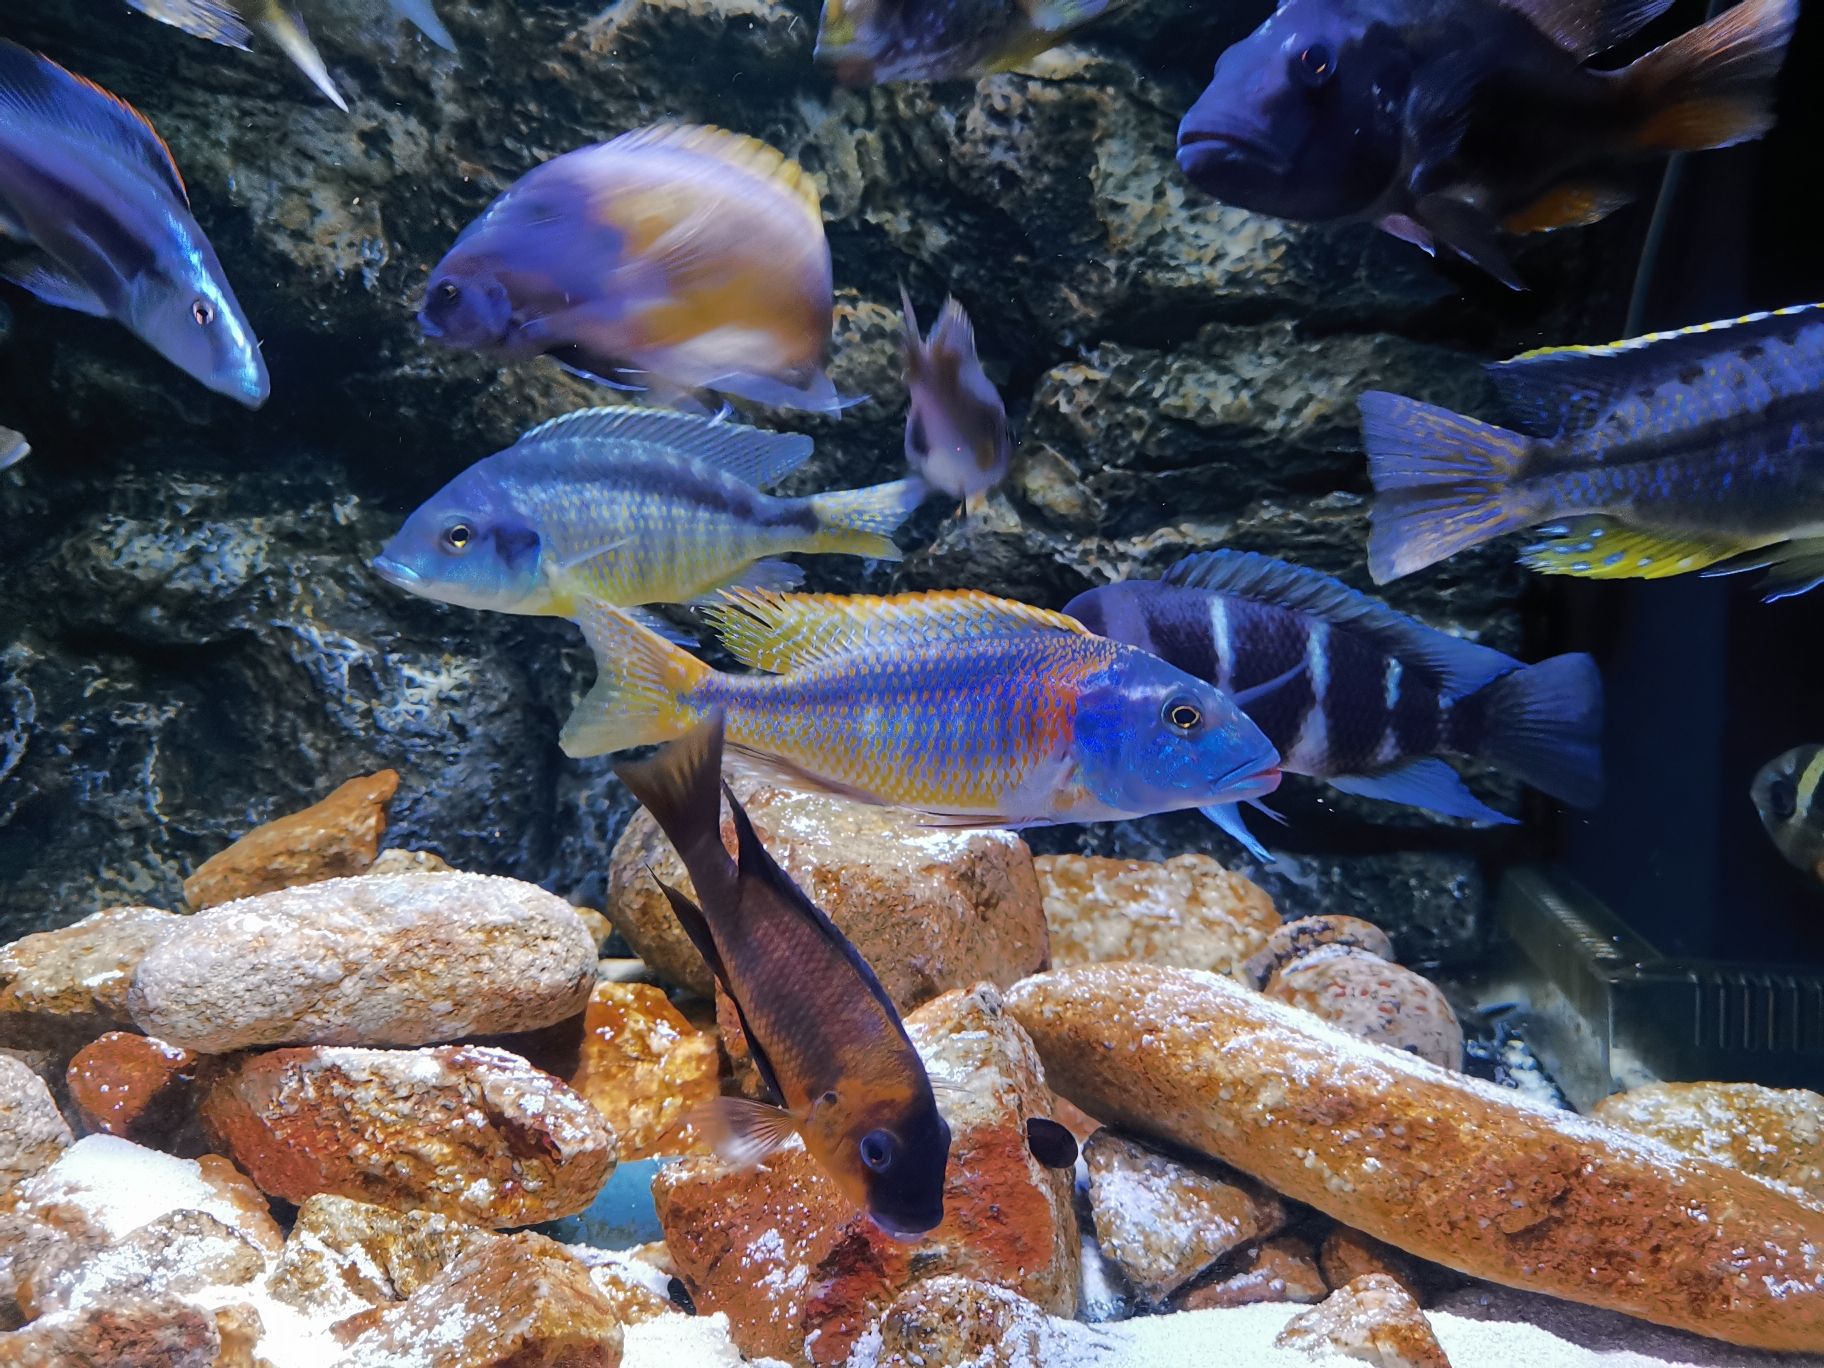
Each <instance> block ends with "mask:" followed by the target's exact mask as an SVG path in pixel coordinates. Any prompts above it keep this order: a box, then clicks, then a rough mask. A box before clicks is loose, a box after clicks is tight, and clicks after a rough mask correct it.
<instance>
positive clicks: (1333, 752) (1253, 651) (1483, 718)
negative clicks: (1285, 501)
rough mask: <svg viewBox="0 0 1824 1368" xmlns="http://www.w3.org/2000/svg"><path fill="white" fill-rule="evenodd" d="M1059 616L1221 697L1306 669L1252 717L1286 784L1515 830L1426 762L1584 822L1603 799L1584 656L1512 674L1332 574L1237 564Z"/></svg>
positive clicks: (1180, 576) (1100, 593) (1591, 678)
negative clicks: (1499, 784)
mask: <svg viewBox="0 0 1824 1368" xmlns="http://www.w3.org/2000/svg"><path fill="white" fill-rule="evenodd" d="M1064 611H1065V612H1066V613H1068V614H1069V615H1070V616H1071V617H1074V618H1076V619H1077V621H1079V622H1081V623H1082V624H1083V625H1084V626H1085V627H1088V628H1089V629H1090V630H1091V631H1093V632H1100V633H1102V634H1103V635H1104V636H1110V637H1113V638H1115V639H1116V640H1117V641H1125V642H1127V643H1128V644H1130V645H1133V646H1137V647H1139V648H1140V649H1141V650H1143V651H1151V652H1152V653H1153V654H1154V655H1157V656H1159V657H1160V658H1161V659H1164V660H1169V661H1170V662H1171V663H1172V664H1174V665H1176V666H1178V667H1179V668H1180V669H1183V670H1186V671H1188V672H1189V673H1191V674H1194V675H1196V676H1197V677H1198V678H1199V679H1204V680H1208V681H1209V682H1210V683H1212V684H1214V685H1216V687H1218V688H1220V689H1223V690H1226V691H1228V692H1230V693H1234V692H1237V691H1243V692H1245V691H1246V690H1248V689H1251V688H1253V687H1254V686H1255V685H1258V684H1260V683H1263V682H1265V681H1267V680H1271V679H1275V678H1278V677H1280V676H1283V675H1284V674H1285V673H1286V671H1287V670H1289V669H1291V668H1292V667H1293V666H1295V665H1298V664H1301V663H1302V664H1304V665H1305V666H1306V669H1305V670H1304V672H1303V674H1302V675H1301V676H1299V677H1297V678H1295V679H1292V680H1289V681H1288V682H1287V683H1286V684H1285V685H1283V686H1282V687H1280V688H1278V689H1274V690H1272V691H1271V692H1270V693H1267V694H1265V695H1263V696H1262V697H1260V698H1259V699H1258V701H1255V702H1251V703H1249V704H1247V705H1246V706H1247V711H1248V715H1249V716H1250V717H1251V718H1253V720H1254V722H1255V724H1256V725H1257V726H1259V727H1260V729H1261V730H1262V731H1263V732H1265V733H1266V735H1267V738H1268V739H1269V740H1271V741H1272V742H1273V744H1274V745H1275V746H1276V747H1278V749H1279V753H1280V764H1281V766H1282V767H1283V768H1284V769H1285V770H1286V771H1287V772H1288V773H1292V774H1307V775H1310V776H1312V777H1313V778H1317V779H1322V780H1324V781H1325V782H1326V783H1329V784H1330V785H1332V786H1333V787H1335V788H1339V789H1341V790H1342V791H1343V792H1345V793H1356V794H1361V795H1363V796H1365V797H1369V798H1381V799H1385V800H1387V801H1389V802H1395V803H1405V804H1407V805H1409V806H1412V807H1420V808H1425V809H1427V810H1429V811H1432V812H1439V813H1443V814H1444V815H1446V816H1449V817H1466V818H1469V819H1471V820H1473V821H1478V822H1511V821H1512V820H1513V818H1511V817H1507V816H1504V815H1503V814H1501V813H1499V812H1496V811H1495V810H1494V809H1493V808H1491V807H1488V806H1487V805H1486V804H1484V803H1483V802H1482V801H1481V800H1480V799H1478V798H1477V797H1476V796H1475V795H1474V794H1472V793H1471V792H1470V791H1469V790H1468V789H1467V788H1465V787H1464V785H1463V781H1462V779H1460V778H1459V777H1458V776H1457V773H1456V771H1455V770H1453V769H1451V767H1450V766H1449V765H1447V764H1445V763H1444V761H1442V760H1441V759H1438V758H1437V757H1438V756H1440V755H1465V756H1473V757H1475V758H1477V759H1480V760H1483V761H1486V762H1487V763H1489V764H1492V765H1494V766H1496V767H1497V768H1500V769H1504V770H1507V771H1509V772H1511V773H1513V774H1515V775H1517V776H1518V777H1519V778H1521V779H1523V780H1525V781H1526V782H1527V783H1529V784H1531V785H1532V786H1533V787H1534V788H1538V789H1542V790H1544V791H1545V792H1547V793H1549V794H1551V795H1552V796H1553V797H1555V798H1559V799H1561V800H1563V801H1564V802H1567V803H1571V804H1574V805H1576V806H1579V807H1588V806H1590V805H1591V804H1593V803H1595V802H1596V801H1597V799H1598V797H1599V796H1600V794H1601V789H1602V769H1601V754H1600V743H1601V734H1602V678H1601V676H1600V675H1599V674H1598V673H1597V670H1596V663H1595V661H1593V660H1591V659H1590V657H1589V656H1587V655H1565V656H1557V657H1555V658H1553V659H1551V660H1547V661H1543V662H1541V663H1540V664H1537V665H1530V666H1528V665H1522V664H1521V663H1520V662H1519V661H1517V660H1515V659H1513V658H1512V657H1511V656H1506V655H1503V654H1502V653H1501V652H1500V651H1496V650H1493V649H1491V648H1490V647H1487V646H1479V645H1477V644H1476V643H1475V642H1473V641H1465V640H1463V639H1462V638H1460V637H1454V636H1451V635H1450V634H1449V633H1447V632H1440V631H1438V630H1436V629H1435V628H1432V627H1427V626H1426V625H1425V624H1424V623H1422V622H1419V621H1417V620H1416V619H1414V618H1410V617H1407V616H1406V615H1405V614H1403V613H1396V612H1395V611H1394V610H1393V609H1391V608H1389V607H1388V606H1387V605H1386V604H1384V603H1381V602H1379V601H1378V600H1376V599H1371V598H1369V597H1368V596H1367V595H1366V594H1360V593H1357V592H1356V591H1355V590H1353V589H1351V588H1350V587H1349V586H1348V585H1346V584H1344V583H1342V582H1341V581H1340V580H1334V579H1331V578H1330V577H1329V576H1328V575H1322V574H1319V573H1318V572H1317V571H1315V570H1307V569H1305V568H1304V567H1302V566H1297V565H1290V564H1287V563H1286V562H1285V561H1278V560H1273V559H1272V558H1270V557H1268V556H1262V555H1257V554H1255V553H1253V552H1242V551H1212V552H1207V553H1205V554H1202V555H1197V556H1191V557H1189V558H1188V559H1185V560H1182V561H1180V562H1178V564H1176V565H1174V566H1173V567H1172V568H1171V569H1170V570H1168V571H1166V573H1165V577H1164V578H1163V579H1161V580H1158V581H1150V580H1132V581H1128V582H1126V583H1123V584H1111V585H1108V586H1105V587H1104V588H1100V589H1092V590H1090V591H1089V592H1088V593H1085V594H1080V595H1078V597H1077V598H1075V599H1073V600H1072V601H1071V602H1070V603H1069V604H1068V605H1067V606H1066V607H1065V609H1064Z"/></svg>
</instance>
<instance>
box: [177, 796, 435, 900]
mask: <svg viewBox="0 0 1824 1368" xmlns="http://www.w3.org/2000/svg"><path fill="white" fill-rule="evenodd" d="M398 788H399V775H398V774H397V773H396V772H395V771H393V770H390V769H389V770H381V771H380V772H379V773H378V774H367V775H363V776H361V777H360V778H357V779H350V780H349V781H348V782H347V783H346V784H343V785H342V786H341V787H340V788H338V789H337V790H336V791H335V792H334V793H332V794H330V795H329V797H327V798H325V799H324V800H323V801H322V802H320V803H316V804H313V805H312V806H310V807H307V808H305V809H304V810H303V811H302V812H294V813H292V814H290V815H289V816H286V817H280V818H278V819H276V820H274V821H271V822H267V823H266V824H265V825H264V826H259V827H255V828H254V829H253V830H252V831H250V832H248V833H247V834H246V835H245V836H243V837H241V839H240V840H238V841H236V842H235V843H234V844H233V845H231V846H229V847H228V848H227V849H226V850H223V851H219V852H218V853H216V854H215V855H212V856H210V857H209V858H208V859H207V860H205V861H203V863H202V864H201V865H200V866H198V868H197V870H196V872H195V873H194V874H192V875H191V876H190V877H189V878H187V879H185V880H184V901H185V902H187V903H189V904H190V906H191V907H193V908H196V909H198V910H201V909H202V908H205V907H214V906H216V905H217V904H218V903H225V902H232V901H234V900H235V899H236V898H247V897H252V896H253V895H254V894H256V893H271V892H273V891H274V890H275V889H280V888H293V887H296V886H297V885H299V884H308V883H317V882H319V881H320V880H323V879H338V878H342V877H344V876H346V875H349V874H362V873H365V872H366V871H367V869H368V867H369V866H370V865H372V864H373V862H374V856H375V855H376V854H378V853H379V850H380V837H381V836H382V835H383V834H384V833H385V831H386V805H387V804H388V803H389V802H391V801H392V798H393V794H394V793H395V792H397V791H398Z"/></svg>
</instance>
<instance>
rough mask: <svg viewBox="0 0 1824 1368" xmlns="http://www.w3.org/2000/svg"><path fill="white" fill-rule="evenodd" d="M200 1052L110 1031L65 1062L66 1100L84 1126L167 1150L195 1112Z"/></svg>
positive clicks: (202, 1059) (122, 1032) (143, 1037)
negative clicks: (67, 1099)
mask: <svg viewBox="0 0 1824 1368" xmlns="http://www.w3.org/2000/svg"><path fill="white" fill-rule="evenodd" d="M203 1063H204V1056H202V1055H199V1054H197V1053H195V1052H194V1051H191V1050H184V1049H180V1048H178V1047H177V1046H175V1045H167V1044H165V1042H164V1041H162V1040H154V1039H153V1038H152V1037H151V1036H142V1035H134V1034H132V1033H131V1032H128V1031H109V1032H108V1033H107V1034H106V1035H104V1036H101V1037H99V1038H98V1039H96V1040H92V1041H90V1042H89V1044H87V1045H85V1046H84V1047H83V1048H82V1049H81V1050H79V1051H77V1054H76V1057H75V1058H74V1059H72V1060H71V1061H70V1067H69V1071H68V1073H67V1074H66V1075H65V1078H66V1081H67V1084H68V1086H69V1091H70V1101H71V1102H73V1103H75V1105H76V1114H77V1115H78V1116H79V1117H80V1118H81V1119H82V1124H83V1126H84V1128H85V1129H87V1130H91V1131H100V1132H102V1133H103V1134H104V1135H123V1136H125V1137H126V1138H127V1139H129V1140H136V1141H138V1142H139V1143H140V1144H142V1145H150V1146H152V1147H153V1148H155V1149H168V1148H169V1147H170V1141H171V1139H172V1137H173V1136H174V1135H175V1134H176V1133H177V1131H178V1130H179V1129H180V1128H181V1127H182V1126H183V1125H184V1124H185V1123H186V1122H188V1121H189V1120H190V1119H191V1117H192V1114H193V1111H194V1101H195V1099H194V1096H193V1093H194V1090H195V1086H196V1081H197V1074H198V1071H199V1070H200V1069H201V1068H202V1066H203Z"/></svg>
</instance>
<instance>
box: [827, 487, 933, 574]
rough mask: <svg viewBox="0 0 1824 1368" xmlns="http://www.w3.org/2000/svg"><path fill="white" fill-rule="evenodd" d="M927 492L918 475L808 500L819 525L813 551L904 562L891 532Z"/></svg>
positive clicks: (839, 491) (923, 498)
mask: <svg viewBox="0 0 1824 1368" xmlns="http://www.w3.org/2000/svg"><path fill="white" fill-rule="evenodd" d="M928 493H930V490H929V489H927V488H926V486H925V482H924V481H923V480H921V479H919V478H918V477H917V476H913V477H911V478H909V479H904V480H894V481H892V482H891V483H889V484H880V485H874V486H872V487H870V488H868V489H843V490H837V491H835V492H833V493H829V494H815V495H813V496H812V497H811V511H812V512H814V513H815V514H816V515H817V521H818V524H819V528H818V532H817V537H816V543H815V547H814V549H815V550H817V551H821V552H824V553H826V554H836V555H848V556H868V557H872V558H873V559H875V560H885V561H896V560H902V559H904V555H905V553H904V552H902V551H901V550H900V549H899V547H898V545H897V544H896V543H895V542H894V540H893V533H895V532H897V531H898V530H899V528H900V525H901V524H902V523H904V522H905V520H906V519H907V518H909V517H911V516H912V514H913V513H914V512H916V511H917V510H918V506H919V505H920V504H922V503H923V502H924V501H925V496H926V495H927V494H928Z"/></svg>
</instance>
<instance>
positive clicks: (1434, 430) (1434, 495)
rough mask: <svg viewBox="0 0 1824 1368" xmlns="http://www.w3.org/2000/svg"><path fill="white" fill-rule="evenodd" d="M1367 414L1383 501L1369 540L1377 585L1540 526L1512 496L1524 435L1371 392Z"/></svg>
mask: <svg viewBox="0 0 1824 1368" xmlns="http://www.w3.org/2000/svg"><path fill="white" fill-rule="evenodd" d="M1361 410H1362V444H1363V446H1364V447H1365V448H1366V449H1367V453H1368V474H1369V478H1370V479H1372V480H1373V482H1374V490H1375V494H1376V496H1377V497H1376V499H1375V501H1374V508H1373V510H1372V514H1371V517H1372V521H1373V531H1372V533H1371V534H1370V536H1369V540H1368V571H1369V573H1370V574H1371V575H1372V576H1373V577H1374V582H1375V583H1376V584H1385V583H1387V581H1389V580H1395V579H1399V578H1400V577H1401V576H1402V575H1410V574H1412V573H1413V572H1414V571H1415V570H1423V569H1424V568H1425V567H1426V566H1428V565H1435V564H1436V563H1437V562H1439V561H1441V560H1445V559H1447V558H1449V557H1451V556H1454V555H1455V554H1456V553H1457V552H1459V551H1463V550H1467V549H1468V548H1469V547H1472V546H1477V545H1480V544H1481V543H1482V542H1485V541H1489V540H1491V539H1492V538H1495V537H1498V536H1500V535H1501V534H1502V533H1504V532H1511V531H1513V530H1514V529H1516V528H1520V527H1525V526H1526V525H1527V524H1528V523H1529V522H1530V521H1533V518H1532V515H1531V512H1530V510H1528V509H1526V508H1524V507H1518V506H1516V504H1517V501H1516V500H1514V499H1513V496H1512V489H1511V481H1512V480H1513V478H1514V477H1515V476H1516V475H1517V474H1518V473H1519V472H1520V469H1521V466H1522V465H1523V463H1524V462H1525V460H1526V455H1527V450H1528V446H1529V440H1530V439H1528V438H1527V437H1525V436H1523V435H1521V434H1520V433H1517V432H1510V431H1508V430H1507V429H1506V428H1499V427H1496V426H1494V425H1493V424H1492V423H1484V422H1481V421H1479V420H1477V419H1475V418H1465V417H1464V416H1463V415H1461V414H1458V413H1452V412H1451V411H1450V410H1449V409H1444V408H1438V407H1436V406H1435V405H1432V404H1422V403H1420V402H1419V401H1418V400H1416V399H1407V398H1403V397H1402V396H1400V395H1397V394H1386V393H1382V392H1380V391H1372V392H1370V393H1368V394H1364V395H1363V396H1362V399H1361Z"/></svg>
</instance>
